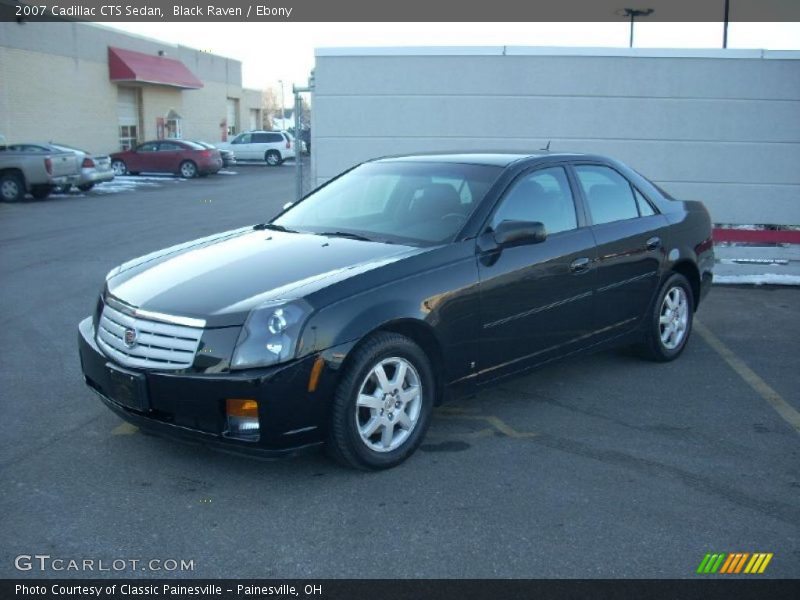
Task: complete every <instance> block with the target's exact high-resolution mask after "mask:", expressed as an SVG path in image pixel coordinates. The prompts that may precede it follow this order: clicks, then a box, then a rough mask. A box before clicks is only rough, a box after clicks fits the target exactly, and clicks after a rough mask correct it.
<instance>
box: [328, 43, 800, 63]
mask: <svg viewBox="0 0 800 600" xmlns="http://www.w3.org/2000/svg"><path fill="white" fill-rule="evenodd" d="M314 55H315V56H318V57H337V56H339V57H343V56H582V57H625V58H724V59H734V58H739V59H767V60H768V59H778V60H800V52H798V51H797V50H760V49H756V50H749V49H738V48H611V47H608V48H592V47H577V46H400V47H392V46H383V47H381V46H379V47H373V48H369V47H355V48H347V47H342V48H315V50H314Z"/></svg>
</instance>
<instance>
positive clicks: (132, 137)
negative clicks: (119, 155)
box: [119, 125, 139, 150]
mask: <svg viewBox="0 0 800 600" xmlns="http://www.w3.org/2000/svg"><path fill="white" fill-rule="evenodd" d="M137 130H138V127H136V125H120V126H119V147H120V149H122V150H130V149H131V148H133V147H134V146H136V142H137V141H138V140H139V135H138V131H137Z"/></svg>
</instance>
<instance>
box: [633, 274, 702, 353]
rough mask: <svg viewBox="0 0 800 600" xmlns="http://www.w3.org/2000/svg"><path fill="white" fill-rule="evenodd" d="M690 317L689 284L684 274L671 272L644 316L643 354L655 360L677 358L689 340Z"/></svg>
mask: <svg viewBox="0 0 800 600" xmlns="http://www.w3.org/2000/svg"><path fill="white" fill-rule="evenodd" d="M693 319H694V298H693V296H692V287H691V286H690V285H689V282H688V281H687V279H686V277H684V276H683V275H681V274H680V273H673V274H672V275H671V276H670V277H669V278H668V279H667V280H666V281H665V282H664V284H663V285H662V286H661V289H660V290H659V292H658V296H657V297H656V301H655V303H654V304H653V306H652V307H651V310H650V314H649V315H648V317H647V322H646V323H645V328H646V329H645V332H644V340H643V342H642V347H641V349H642V351H643V354H644V356H645V357H646V358H649V359H650V360H655V361H658V362H667V361H670V360H674V359H676V358H678V356H680V354H681V352H683V350H684V348H686V343H687V342H688V341H689V335H690V334H691V332H692V323H693Z"/></svg>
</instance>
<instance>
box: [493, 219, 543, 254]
mask: <svg viewBox="0 0 800 600" xmlns="http://www.w3.org/2000/svg"><path fill="white" fill-rule="evenodd" d="M546 239H547V231H546V230H545V228H544V224H543V223H540V222H539V221H502V222H501V223H500V224H499V225H498V226H497V228H496V229H495V230H494V241H495V242H496V243H497V245H498V246H501V247H503V248H508V247H511V246H525V245H527V244H539V243H541V242H543V241H545V240H546Z"/></svg>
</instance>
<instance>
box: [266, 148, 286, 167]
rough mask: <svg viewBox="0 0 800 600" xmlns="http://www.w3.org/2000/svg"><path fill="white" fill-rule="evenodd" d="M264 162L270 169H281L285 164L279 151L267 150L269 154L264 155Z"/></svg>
mask: <svg viewBox="0 0 800 600" xmlns="http://www.w3.org/2000/svg"><path fill="white" fill-rule="evenodd" d="M264 160H265V161H266V162H267V164H268V165H269V166H270V167H279V166H280V165H281V164H282V163H283V158H282V157H281V153H280V152H278V151H277V150H267V153H266V154H265V155H264Z"/></svg>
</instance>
